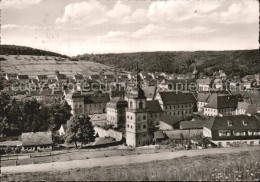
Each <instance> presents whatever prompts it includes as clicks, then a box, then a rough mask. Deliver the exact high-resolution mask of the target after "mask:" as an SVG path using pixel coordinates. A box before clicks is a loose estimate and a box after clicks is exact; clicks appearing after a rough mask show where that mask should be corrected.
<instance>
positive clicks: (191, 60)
mask: <svg viewBox="0 0 260 182" xmlns="http://www.w3.org/2000/svg"><path fill="white" fill-rule="evenodd" d="M77 57H78V58H79V59H80V60H91V61H94V62H98V63H102V64H106V65H112V66H116V67H118V68H122V69H125V70H127V71H131V70H133V69H134V68H135V64H136V63H138V64H139V67H140V68H141V69H142V70H143V71H151V72H155V71H158V72H168V73H187V72H192V70H193V69H194V66H195V64H196V65H197V69H198V70H199V71H201V72H204V74H209V75H210V74H212V72H213V71H217V70H219V69H222V70H224V71H225V72H226V73H227V74H228V75H232V76H233V75H240V76H244V75H247V74H254V73H257V72H259V70H260V61H259V50H237V51H195V52H183V51H178V52H138V53H121V54H96V55H93V54H83V55H79V56H77Z"/></svg>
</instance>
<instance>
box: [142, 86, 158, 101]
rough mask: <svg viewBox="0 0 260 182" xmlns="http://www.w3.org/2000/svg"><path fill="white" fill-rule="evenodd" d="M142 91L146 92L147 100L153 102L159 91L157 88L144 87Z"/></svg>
mask: <svg viewBox="0 0 260 182" xmlns="http://www.w3.org/2000/svg"><path fill="white" fill-rule="evenodd" d="M142 89H143V90H144V94H145V96H146V98H147V100H153V99H154V97H155V96H156V92H157V91H158V87H157V86H144V87H142Z"/></svg>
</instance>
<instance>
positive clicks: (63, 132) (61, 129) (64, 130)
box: [58, 124, 67, 136]
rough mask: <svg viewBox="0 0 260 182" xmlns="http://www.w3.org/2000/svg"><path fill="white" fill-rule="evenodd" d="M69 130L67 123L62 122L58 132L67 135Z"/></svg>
mask: <svg viewBox="0 0 260 182" xmlns="http://www.w3.org/2000/svg"><path fill="white" fill-rule="evenodd" d="M66 131H67V124H62V125H61V126H60V129H59V130H58V133H59V135H60V136H62V135H65V134H66Z"/></svg>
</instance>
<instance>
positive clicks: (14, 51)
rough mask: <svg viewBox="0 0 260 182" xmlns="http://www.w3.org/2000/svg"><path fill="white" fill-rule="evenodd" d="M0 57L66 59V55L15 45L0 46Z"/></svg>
mask: <svg viewBox="0 0 260 182" xmlns="http://www.w3.org/2000/svg"><path fill="white" fill-rule="evenodd" d="M0 55H35V56H58V57H64V58H67V57H68V56H66V55H61V54H58V53H55V52H50V51H44V50H41V49H34V48H31V47H25V46H17V45H0Z"/></svg>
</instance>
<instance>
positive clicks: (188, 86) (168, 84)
mask: <svg viewBox="0 0 260 182" xmlns="http://www.w3.org/2000/svg"><path fill="white" fill-rule="evenodd" d="M159 86H160V87H163V88H166V89H168V91H177V92H179V91H182V92H183V91H191V92H195V91H196V90H197V84H196V80H195V79H173V80H169V79H164V81H162V82H161V83H160V84H159Z"/></svg>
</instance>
